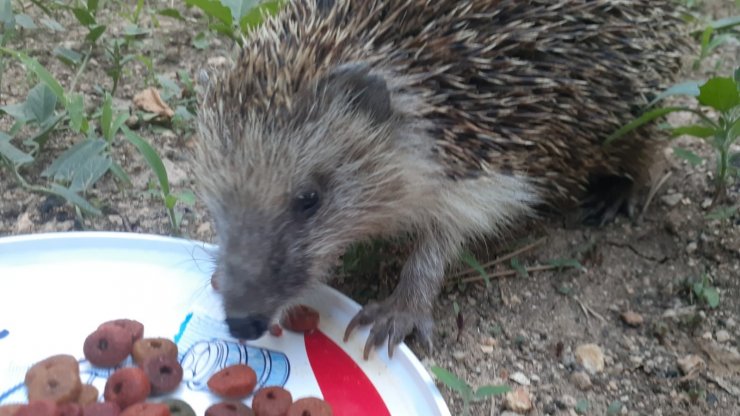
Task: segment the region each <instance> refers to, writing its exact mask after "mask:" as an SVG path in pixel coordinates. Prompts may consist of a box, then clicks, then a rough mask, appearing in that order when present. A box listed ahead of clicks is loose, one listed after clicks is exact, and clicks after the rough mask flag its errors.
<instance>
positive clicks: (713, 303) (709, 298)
mask: <svg viewBox="0 0 740 416" xmlns="http://www.w3.org/2000/svg"><path fill="white" fill-rule="evenodd" d="M702 297H703V298H704V300H705V301H706V302H707V305H709V307H710V308H712V309H714V308H716V307H717V306H719V291H717V288H715V287H711V286H709V287H705V288H704V291H703V292H702Z"/></svg>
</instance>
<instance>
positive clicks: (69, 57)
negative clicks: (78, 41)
mask: <svg viewBox="0 0 740 416" xmlns="http://www.w3.org/2000/svg"><path fill="white" fill-rule="evenodd" d="M52 53H53V54H54V56H56V57H57V58H59V60H61V61H62V62H64V63H66V64H68V65H75V66H77V65H79V64H80V63H82V54H81V53H78V52H75V51H73V50H72V49H67V48H63V47H61V46H57V47H56V48H54V50H53V51H52Z"/></svg>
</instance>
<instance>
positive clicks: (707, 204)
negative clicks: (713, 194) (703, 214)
mask: <svg viewBox="0 0 740 416" xmlns="http://www.w3.org/2000/svg"><path fill="white" fill-rule="evenodd" d="M711 205H712V198H707V199H705V200H703V201H701V207H702V208H704V209H707V208H709V207H710V206H711Z"/></svg>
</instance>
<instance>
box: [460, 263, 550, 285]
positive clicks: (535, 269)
mask: <svg viewBox="0 0 740 416" xmlns="http://www.w3.org/2000/svg"><path fill="white" fill-rule="evenodd" d="M561 267H562V266H559V265H546V266H532V267H525V268H524V270H526V271H527V273H529V272H542V271H546V270H552V269H559V268H561ZM518 273H519V272H518V271H516V270H511V269H508V270H502V271H500V272H496V273H490V274H489V275H488V277H506V276H513V275H516V274H518ZM479 280H483V276H471V277H465V278H458V279H454V278H451V279H450V280H449V281H448V282H447V284H453V283H470V282H477V281H479Z"/></svg>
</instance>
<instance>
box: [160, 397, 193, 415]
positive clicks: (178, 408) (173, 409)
mask: <svg viewBox="0 0 740 416" xmlns="http://www.w3.org/2000/svg"><path fill="white" fill-rule="evenodd" d="M160 403H163V404H166V405H167V407H169V408H170V415H171V416H196V414H195V410H193V408H192V407H191V406H190V405H189V404H187V403H186V402H184V401H182V400H179V399H167V400H162V401H161V402H160Z"/></svg>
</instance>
